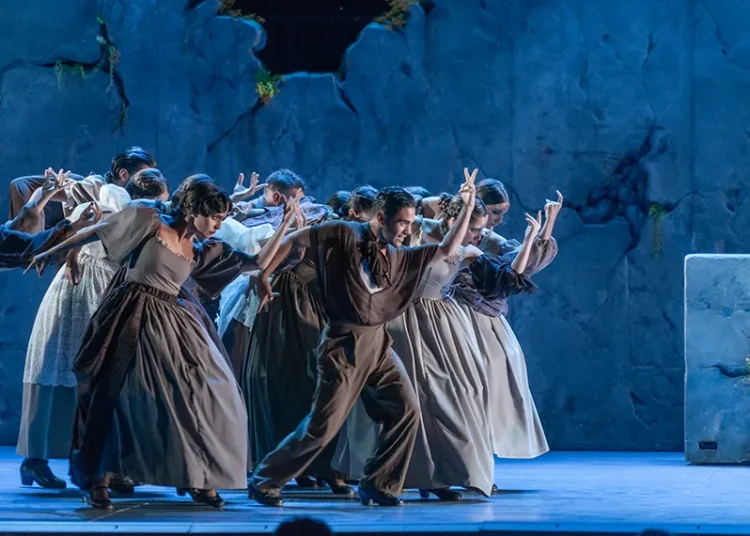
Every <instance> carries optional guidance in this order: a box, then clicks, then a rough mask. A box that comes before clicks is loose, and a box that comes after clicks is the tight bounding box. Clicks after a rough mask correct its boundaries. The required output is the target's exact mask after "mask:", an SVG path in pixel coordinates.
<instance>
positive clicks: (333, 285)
mask: <svg viewBox="0 0 750 536" xmlns="http://www.w3.org/2000/svg"><path fill="white" fill-rule="evenodd" d="M310 238H311V247H310V254H311V259H312V261H313V263H314V265H315V267H316V270H317V281H318V286H319V290H320V296H321V304H322V305H323V309H324V311H325V313H326V316H327V317H328V319H329V326H328V327H327V328H326V329H325V331H324V333H323V339H322V342H321V345H320V349H319V354H318V355H319V357H318V364H317V366H318V373H317V375H318V378H317V384H316V389H315V394H314V396H313V403H312V408H311V410H310V412H309V413H308V415H307V416H306V417H305V418H304V419H303V421H302V422H301V423H300V424H299V426H298V427H297V429H296V430H295V431H294V432H293V433H291V434H290V435H289V436H287V438H286V439H284V441H282V443H281V444H280V445H279V446H278V447H277V448H276V450H274V451H273V452H271V453H270V454H269V455H268V456H266V458H265V459H264V460H263V461H262V462H261V463H260V464H259V466H258V467H257V469H256V471H255V473H254V475H253V486H255V487H256V488H259V489H261V490H272V489H280V488H281V487H282V486H283V485H284V484H285V483H286V482H288V481H289V480H291V479H292V478H295V477H296V476H299V475H300V474H303V472H304V471H305V469H306V468H307V467H309V466H310V464H311V463H312V462H313V461H314V460H315V458H316V457H317V456H318V455H319V454H320V453H321V452H322V451H323V450H324V449H325V448H326V446H328V445H329V443H330V442H331V441H332V440H333V439H334V438H335V437H336V434H337V433H338V432H339V429H340V428H341V426H342V425H343V424H344V421H345V420H346V418H347V416H348V414H349V412H350V411H351V409H352V406H353V405H354V403H355V402H356V400H357V399H358V398H359V397H360V396H362V399H363V402H364V404H365V408H366V410H367V413H368V415H369V416H370V417H371V418H372V419H373V420H374V421H375V422H378V423H380V424H382V425H383V428H382V432H381V434H380V437H379V440H378V448H377V450H376V452H375V453H374V455H373V456H372V457H371V458H370V459H369V461H368V462H367V464H366V465H365V469H364V474H363V476H362V480H361V483H367V484H368V485H370V486H372V487H373V488H375V489H377V490H378V491H380V492H383V493H390V494H394V495H397V494H399V493H400V492H401V489H402V488H403V483H404V476H405V474H406V468H407V464H408V462H409V458H410V456H411V452H412V449H413V448H414V441H415V438H416V434H417V430H418V426H419V412H418V405H417V401H416V395H415V393H414V388H413V387H412V386H411V383H410V382H409V379H408V377H407V376H406V373H405V372H404V368H403V364H402V363H401V362H400V360H399V359H398V358H397V357H396V355H395V354H394V353H393V351H392V350H391V339H390V337H389V336H388V334H387V332H386V330H385V323H386V322H388V321H389V320H392V319H393V318H395V317H397V316H398V315H399V314H401V313H402V312H403V310H404V309H405V308H406V307H407V306H408V305H409V304H410V303H411V302H412V300H413V298H414V296H415V295H416V294H417V291H418V286H419V284H420V281H421V279H422V276H423V274H424V272H425V270H426V267H427V265H428V264H429V263H430V261H431V260H432V259H433V258H434V257H435V254H436V253H437V251H438V246H436V245H428V246H420V247H418V248H395V247H393V246H389V245H385V244H378V242H377V240H376V238H375V236H374V234H373V233H372V231H371V230H370V226H369V224H367V223H363V224H360V223H349V222H328V223H324V224H322V225H317V226H313V227H312V229H311V231H310ZM380 249H384V250H385V255H384V254H383V253H382V252H381V251H380Z"/></svg>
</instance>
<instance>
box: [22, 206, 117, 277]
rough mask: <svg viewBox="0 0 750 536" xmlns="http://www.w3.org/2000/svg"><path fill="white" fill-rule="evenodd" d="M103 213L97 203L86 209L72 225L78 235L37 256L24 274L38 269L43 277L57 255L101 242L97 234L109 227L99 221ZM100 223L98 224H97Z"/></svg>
mask: <svg viewBox="0 0 750 536" xmlns="http://www.w3.org/2000/svg"><path fill="white" fill-rule="evenodd" d="M101 216H102V213H101V211H100V210H99V207H98V206H97V204H96V203H93V204H92V205H91V206H89V207H88V208H86V210H84V211H83V213H82V214H81V217H80V218H79V219H78V220H76V221H74V222H73V223H72V224H71V227H72V229H73V231H74V232H75V233H76V234H74V235H73V236H71V237H70V238H68V239H67V240H65V241H63V242H61V243H60V244H58V245H56V246H54V247H52V248H50V249H48V250H47V251H43V252H42V253H40V254H39V255H37V256H35V257H34V259H33V260H32V261H31V264H29V266H28V268H26V270H25V271H24V273H26V272H28V271H29V270H30V269H31V268H32V267H34V268H36V271H37V272H38V273H39V275H41V274H42V273H43V272H44V268H45V267H46V266H47V263H48V262H49V260H50V259H54V258H55V257H56V256H57V255H62V254H64V253H67V252H68V251H70V250H72V249H75V248H79V247H82V246H85V245H86V244H91V243H93V242H96V241H97V240H99V237H98V236H97V235H96V232H97V231H98V230H100V229H101V228H103V227H104V226H105V225H107V222H106V221H101V222H100V221H99V220H100V219H101ZM97 222H98V223H97Z"/></svg>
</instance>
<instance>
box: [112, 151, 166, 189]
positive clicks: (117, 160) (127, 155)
mask: <svg viewBox="0 0 750 536" xmlns="http://www.w3.org/2000/svg"><path fill="white" fill-rule="evenodd" d="M143 166H148V167H150V168H155V167H156V160H154V157H153V156H151V155H150V154H149V153H148V152H147V151H146V150H145V149H142V148H140V147H131V148H129V149H127V150H126V151H125V152H124V153H120V154H118V155H117V156H115V157H114V158H113V159H112V163H110V165H109V171H107V173H105V174H104V178H105V179H106V180H107V182H112V181H113V180H115V179H116V178H117V177H118V175H119V174H120V171H121V170H123V169H124V170H126V171H127V172H128V174H130V175H132V174H133V173H135V172H136V171H138V170H139V169H140V168H142V167H143Z"/></svg>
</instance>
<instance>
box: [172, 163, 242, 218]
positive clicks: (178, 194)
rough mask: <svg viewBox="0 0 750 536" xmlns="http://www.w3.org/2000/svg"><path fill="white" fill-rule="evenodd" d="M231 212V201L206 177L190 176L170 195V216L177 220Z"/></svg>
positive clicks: (199, 175)
mask: <svg viewBox="0 0 750 536" xmlns="http://www.w3.org/2000/svg"><path fill="white" fill-rule="evenodd" d="M230 210H232V200H231V199H230V198H229V194H227V193H226V192H225V191H224V190H223V189H222V188H221V186H219V185H218V184H216V183H215V182H214V180H213V179H212V178H211V177H209V176H208V175H203V174H198V175H192V176H190V177H188V178H187V179H185V180H184V181H182V184H180V186H179V187H178V188H177V190H176V191H175V193H174V195H172V209H171V212H172V215H174V216H175V217H177V218H180V217H185V216H189V215H194V214H199V215H201V216H213V215H214V214H222V213H225V212H229V211H230Z"/></svg>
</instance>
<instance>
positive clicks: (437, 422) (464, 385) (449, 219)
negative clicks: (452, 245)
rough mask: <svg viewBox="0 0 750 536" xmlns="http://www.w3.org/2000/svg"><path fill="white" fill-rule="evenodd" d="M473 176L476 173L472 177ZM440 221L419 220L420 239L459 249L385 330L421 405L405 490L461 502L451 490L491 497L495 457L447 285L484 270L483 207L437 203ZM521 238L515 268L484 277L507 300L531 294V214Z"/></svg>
mask: <svg viewBox="0 0 750 536" xmlns="http://www.w3.org/2000/svg"><path fill="white" fill-rule="evenodd" d="M475 173H476V172H475ZM441 209H442V210H441V213H442V218H441V219H440V220H438V221H434V220H425V221H424V223H423V241H424V242H428V243H429V242H432V243H435V242H440V241H441V240H443V238H444V237H445V236H447V235H449V234H453V233H456V232H458V233H460V234H464V236H465V238H464V240H463V243H462V245H461V247H457V248H456V250H455V251H453V252H452V255H450V256H449V257H448V258H447V259H444V260H441V261H439V262H433V263H432V264H431V266H430V269H429V271H428V273H427V275H426V277H425V279H426V283H425V284H424V287H423V288H422V290H421V293H420V297H419V299H417V300H416V301H415V302H414V303H413V304H412V305H411V306H410V307H409V308H408V309H407V310H406V311H405V312H404V314H403V315H401V316H400V317H398V318H397V319H395V320H393V321H391V322H390V323H389V324H388V333H389V334H390V335H391V337H392V338H393V349H394V351H395V352H396V353H397V354H398V356H399V357H400V358H401V360H402V361H403V362H404V365H405V367H406V370H407V373H408V374H409V377H410V378H411V380H412V383H413V385H414V387H415V390H416V391H417V395H418V398H419V401H420V411H421V416H422V419H421V425H420V433H419V435H418V438H417V443H416V445H415V448H414V453H413V454H412V458H411V462H410V464H409V469H408V471H407V474H406V484H405V486H406V487H410V488H420V489H421V495H422V497H423V498H426V497H427V496H429V493H433V494H434V495H436V496H437V497H438V498H439V499H440V500H445V501H455V500H460V499H461V495H460V494H459V493H457V492H454V491H451V490H449V489H448V488H449V487H450V486H460V487H465V488H472V489H478V490H479V491H481V492H482V493H484V494H485V495H489V494H490V493H491V492H492V485H493V476H494V458H493V455H492V454H493V453H492V443H491V435H490V428H489V398H488V397H489V390H490V387H489V386H488V383H487V377H486V374H485V371H484V367H483V363H482V357H481V355H480V354H479V349H478V348H477V343H476V339H475V336H474V333H473V332H472V328H471V325H470V323H469V320H468V318H467V317H466V315H465V314H464V313H463V312H461V310H460V309H459V307H458V306H457V305H456V303H455V302H454V301H453V300H452V299H451V298H450V297H449V295H448V291H449V289H450V284H451V282H452V281H453V279H454V278H455V277H456V275H457V274H458V272H459V270H460V269H461V268H462V267H468V266H472V265H474V264H477V265H478V266H485V267H486V266H489V264H490V263H489V261H488V259H485V258H482V252H481V251H480V250H479V249H477V248H476V247H475V244H477V243H478V242H479V238H480V236H481V231H482V229H483V228H484V226H485V225H486V222H487V210H486V208H485V205H484V203H483V202H482V201H481V200H479V199H477V200H476V204H475V205H474V204H472V203H467V202H466V199H463V198H462V196H460V195H457V196H455V197H453V198H451V199H449V200H446V199H443V202H442V206H441ZM526 220H527V222H528V229H527V238H526V240H525V241H524V244H523V245H522V247H521V251H520V253H519V255H518V256H517V257H516V258H515V260H514V261H513V264H512V265H510V266H508V265H507V264H494V263H493V264H492V266H493V267H494V273H492V270H485V271H486V272H487V273H486V274H485V277H486V278H488V280H489V282H491V284H492V286H493V288H495V289H496V290H497V289H499V290H500V291H502V292H503V293H504V294H505V295H509V294H514V293H517V292H521V291H524V290H528V289H529V288H531V283H530V282H529V281H528V280H527V279H525V277H524V276H523V275H522V274H523V273H524V270H525V265H526V261H527V259H528V251H529V249H530V247H531V243H532V240H533V237H534V236H536V233H537V232H538V231H539V227H540V226H541V221H540V220H541V214H540V215H539V219H538V220H537V219H535V218H533V217H531V216H529V215H527V216H526Z"/></svg>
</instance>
